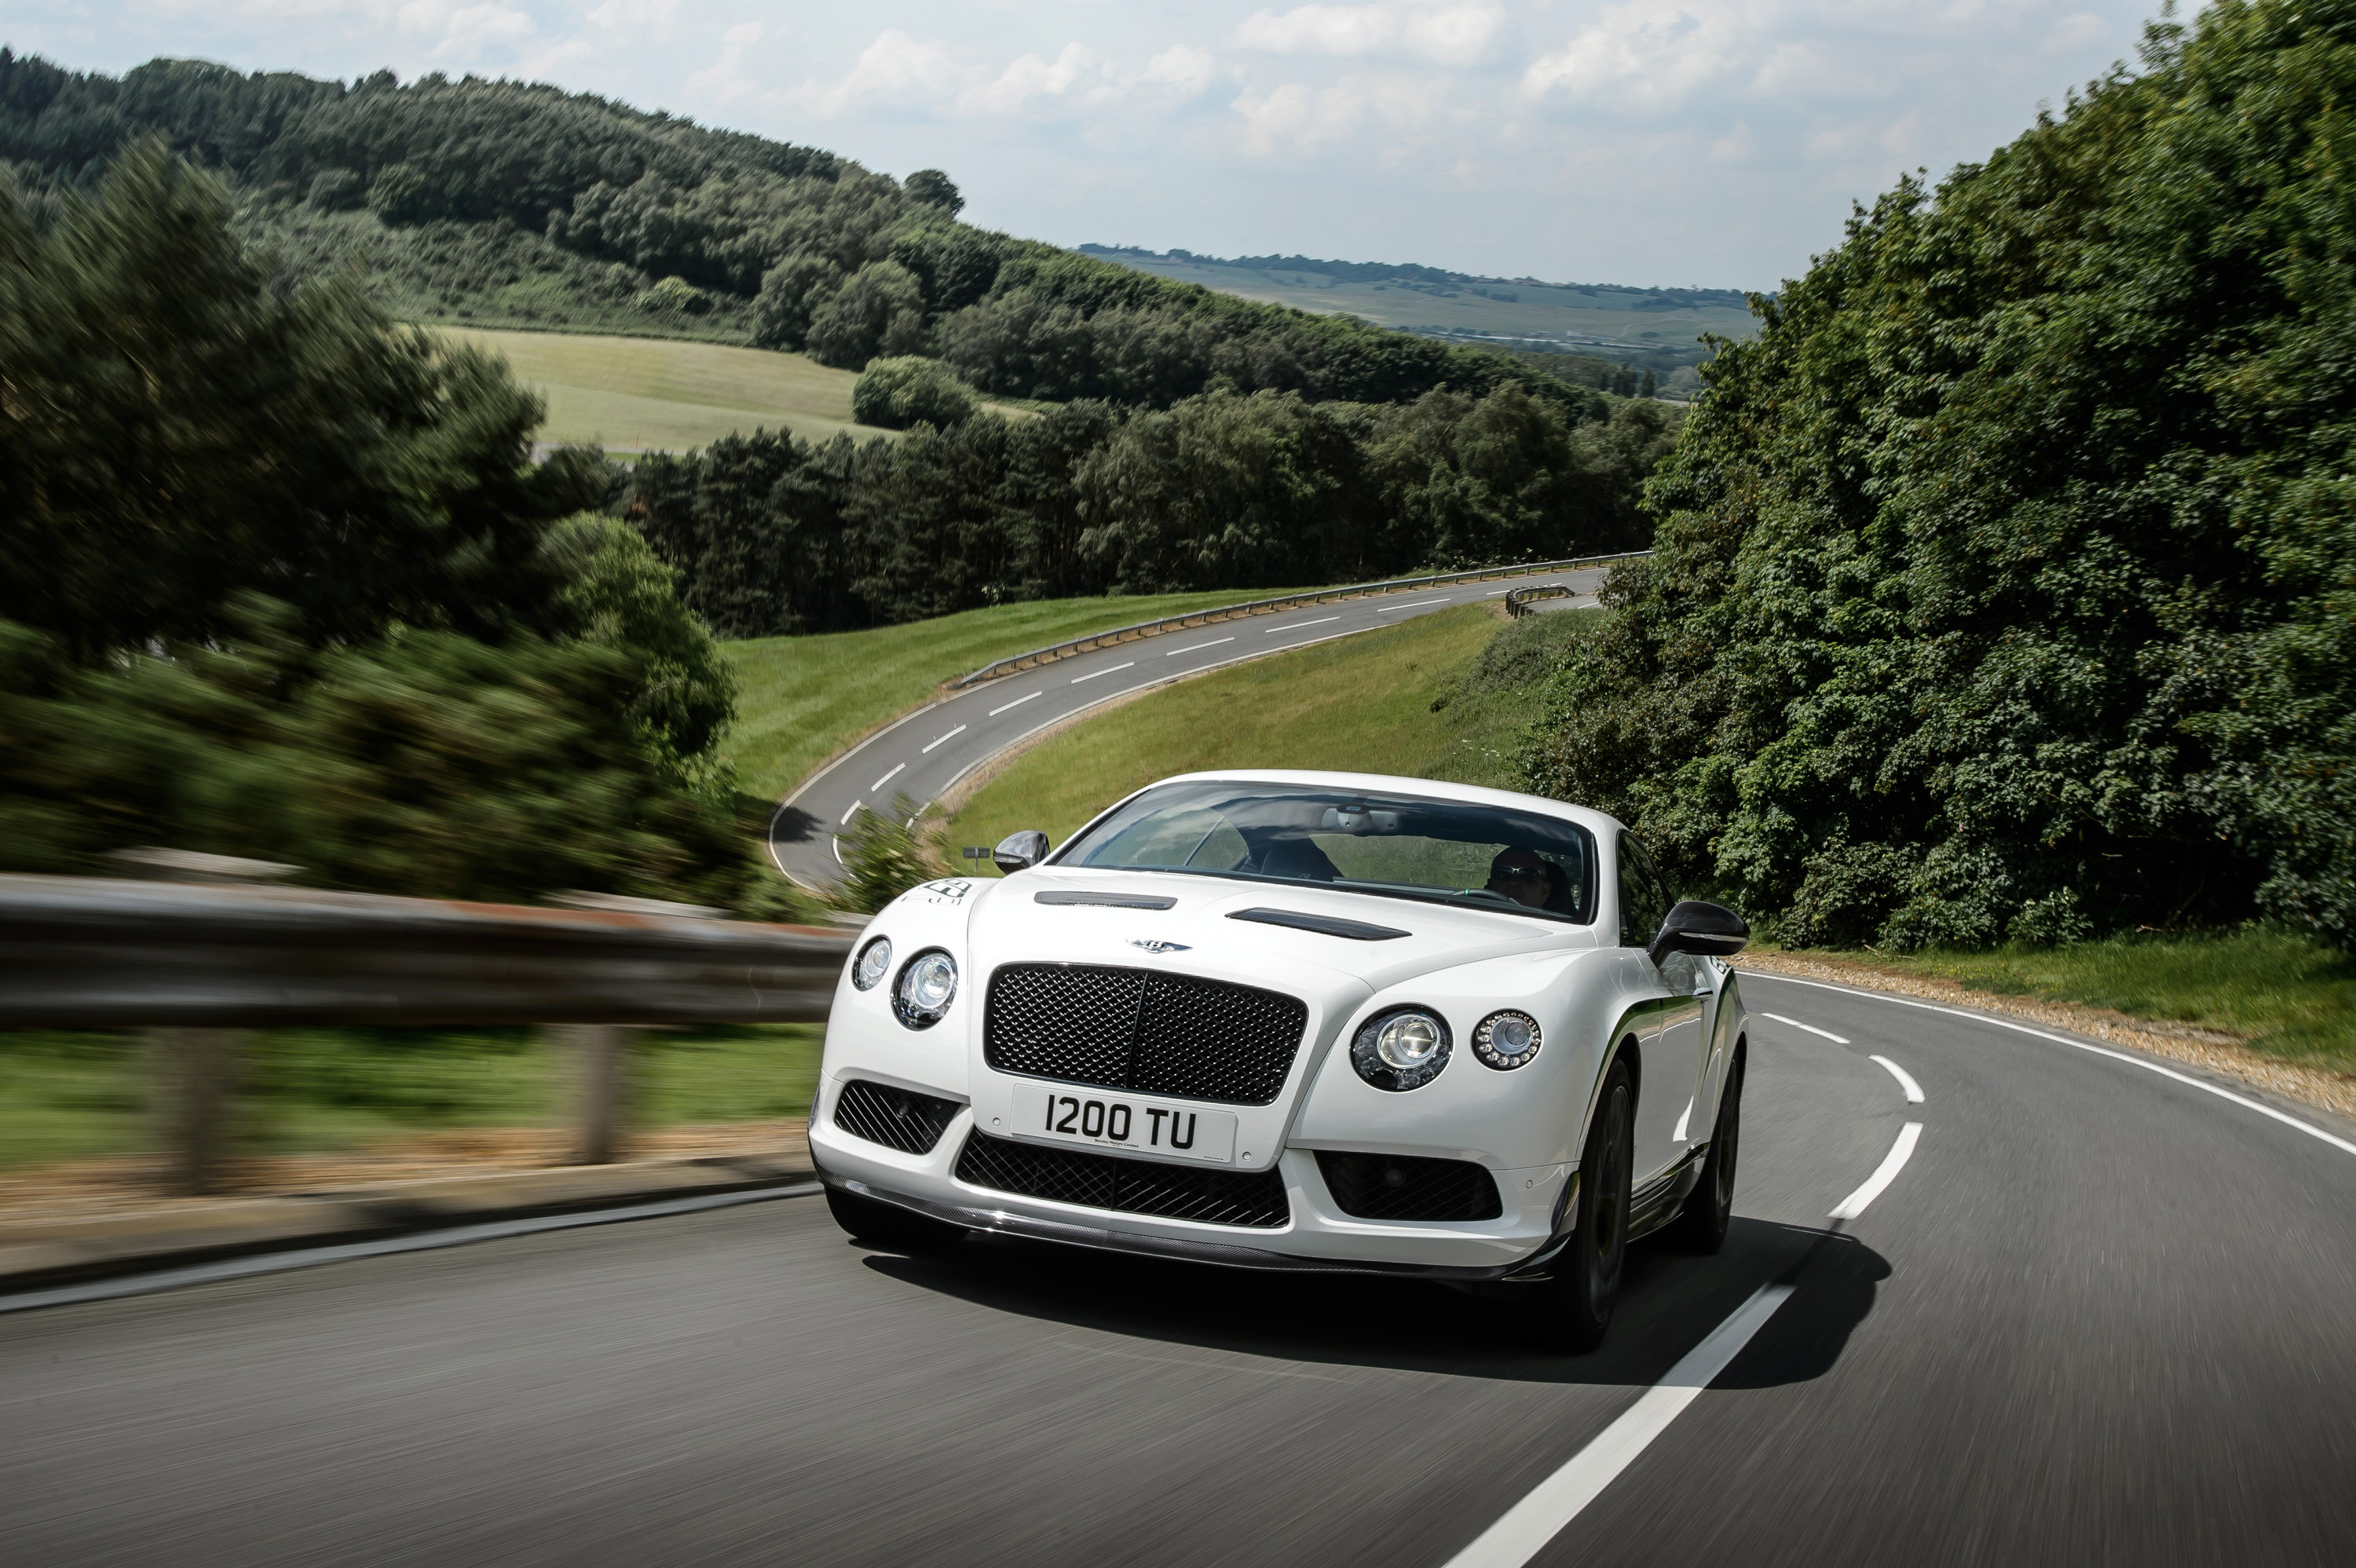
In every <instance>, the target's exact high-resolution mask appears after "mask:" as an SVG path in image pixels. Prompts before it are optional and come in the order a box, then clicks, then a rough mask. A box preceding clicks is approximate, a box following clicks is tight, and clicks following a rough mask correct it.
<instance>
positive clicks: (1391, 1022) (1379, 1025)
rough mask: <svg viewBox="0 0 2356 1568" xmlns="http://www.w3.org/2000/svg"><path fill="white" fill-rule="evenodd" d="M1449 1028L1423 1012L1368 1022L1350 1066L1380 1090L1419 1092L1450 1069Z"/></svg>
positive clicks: (1434, 1015) (1400, 1013) (1407, 1011)
mask: <svg viewBox="0 0 2356 1568" xmlns="http://www.w3.org/2000/svg"><path fill="white" fill-rule="evenodd" d="M1448 1047H1449V1039H1448V1024H1447V1022H1446V1021H1445V1020H1444V1019H1441V1018H1440V1015H1439V1014H1437V1013H1432V1012H1427V1011H1425V1010H1424V1009H1423V1008H1399V1009H1398V1011H1396V1012H1388V1013H1385V1014H1383V1015H1382V1016H1381V1017H1379V1018H1375V1019H1368V1020H1367V1021H1366V1022H1365V1025H1364V1026H1362V1027H1361V1028H1360V1029H1359V1030H1358V1034H1357V1038H1356V1039H1355V1040H1352V1041H1351V1042H1350V1065H1351V1066H1353V1067H1355V1068H1356V1069H1357V1070H1358V1076H1359V1077H1361V1078H1363V1079H1365V1081H1366V1082H1367V1083H1371V1084H1373V1085H1374V1086H1375V1087H1376V1088H1377V1089H1388V1090H1390V1091H1392V1092H1393V1093H1399V1092H1402V1091H1405V1090H1408V1089H1420V1088H1422V1087H1423V1086H1424V1085H1425V1084H1426V1083H1430V1082H1431V1081H1432V1080H1433V1079H1435V1078H1437V1077H1439V1076H1440V1069H1441V1068H1443V1067H1445V1066H1447V1065H1448Z"/></svg>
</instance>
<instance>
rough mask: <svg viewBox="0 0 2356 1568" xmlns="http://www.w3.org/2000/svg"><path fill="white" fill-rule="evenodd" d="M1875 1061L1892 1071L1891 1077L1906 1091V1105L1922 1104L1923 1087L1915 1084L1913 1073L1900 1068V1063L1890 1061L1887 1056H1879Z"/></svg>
mask: <svg viewBox="0 0 2356 1568" xmlns="http://www.w3.org/2000/svg"><path fill="white" fill-rule="evenodd" d="M1873 1060H1874V1061H1879V1063H1881V1065H1883V1066H1884V1067H1887V1068H1888V1069H1890V1076H1891V1077H1892V1078H1895V1079H1897V1080H1898V1086H1899V1087H1900V1088H1901V1089H1903V1090H1905V1091H1906V1103H1907V1104H1910V1105H1919V1104H1922V1085H1921V1084H1920V1083H1915V1082H1914V1075H1913V1074H1912V1073H1911V1072H1907V1071H1906V1069H1904V1068H1903V1067H1901V1066H1899V1065H1898V1063H1896V1062H1894V1061H1890V1058H1888V1057H1886V1056H1877V1057H1875V1058H1874V1059H1873Z"/></svg>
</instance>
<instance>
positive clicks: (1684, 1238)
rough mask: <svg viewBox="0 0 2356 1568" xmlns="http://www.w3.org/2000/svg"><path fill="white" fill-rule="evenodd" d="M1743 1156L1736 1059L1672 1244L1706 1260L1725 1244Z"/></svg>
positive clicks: (1671, 1232) (1738, 1059)
mask: <svg viewBox="0 0 2356 1568" xmlns="http://www.w3.org/2000/svg"><path fill="white" fill-rule="evenodd" d="M1741 1152H1742V1058H1741V1057H1740V1056H1737V1057H1736V1058H1735V1059H1734V1065H1733V1066H1731V1067H1730V1068H1728V1069H1727V1070H1726V1087H1725V1088H1724V1090H1722V1091H1721V1092H1720V1093H1719V1097H1718V1125H1717V1126H1716V1127H1714V1128H1712V1129H1711V1131H1710V1135H1709V1152H1708V1154H1706V1155H1704V1156H1703V1157H1702V1165H1701V1176H1700V1178H1699V1179H1697V1180H1696V1181H1695V1183H1694V1189H1693V1190H1692V1191H1691V1192H1690V1193H1687V1195H1686V1206H1685V1209H1684V1210H1683V1211H1681V1212H1680V1213H1679V1214H1678V1215H1677V1217H1676V1219H1675V1220H1674V1221H1670V1224H1669V1240H1670V1241H1671V1242H1673V1243H1676V1246H1677V1247H1679V1248H1680V1249H1681V1250H1683V1251H1685V1252H1688V1253H1700V1254H1701V1255H1702V1256H1704V1257H1707V1256H1708V1255H1709V1254H1710V1253H1715V1252H1716V1251H1718V1249H1719V1248H1720V1247H1722V1246H1724V1245H1725V1244H1726V1226H1727V1222H1728V1221H1730V1220H1731V1219H1733V1217H1734V1172H1735V1162H1736V1160H1737V1159H1738V1158H1739V1157H1740V1154H1741Z"/></svg>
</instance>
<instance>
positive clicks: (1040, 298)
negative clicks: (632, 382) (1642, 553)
mask: <svg viewBox="0 0 2356 1568" xmlns="http://www.w3.org/2000/svg"><path fill="white" fill-rule="evenodd" d="M145 137H157V138H161V139H162V140H163V141H164V142H165V143H166V144H167V145H168V146H169V147H170V148H171V149H172V150H173V151H175V152H176V153H178V154H179V155H182V156H184V157H186V158H187V159H188V160H190V161H192V162H195V163H198V164H200V165H204V166H206V167H208V168H209V169H211V170H212V171H214V172H215V173H216V174H218V175H220V176H222V177H224V178H226V179H227V180H229V181H230V184H231V186H232V187H233V189H234V191H235V192H236V195H237V197H238V201H239V212H240V223H241V227H242V228H243V229H244V230H245V231H246V232H247V233H248V234H249V236H251V237H253V238H256V239H259V240H262V241H264V242H266V245H267V247H268V249H270V250H271V251H273V252H275V253H276V254H277V255H278V256H279V257H281V258H282V260H283V261H284V264H286V265H288V266H289V267H291V268H292V269H293V270H295V271H296V272H311V273H317V272H328V271H335V270H340V269H354V268H356V269H357V271H358V272H359V275H360V276H361V278H362V280H363V283H364V286H365V287H366V289H367V291H368V292H369V293H370V294H371V295H372V296H374V297H375V298H376V299H377V301H378V302H379V303H380V304H382V305H384V306H385V307H386V308H387V309H389V310H391V312H393V313H394V314H395V315H402V316H407V317H410V318H412V319H419V320H424V321H429V322H430V321H434V320H448V321H460V320H464V321H469V322H472V323H475V324H477V325H499V324H506V325H539V326H565V327H573V328H583V327H585V328H589V329H593V330H595V329H603V330H628V331H635V332H658V333H670V334H676V335H681V336H704V337H713V338H721V339H734V340H738V341H743V340H746V339H749V340H751V341H753V342H755V343H756V344H758V345H761V346H764V347H784V348H802V347H807V348H808V349H809V352H810V353H811V354H812V355H813V356H814V357H817V358H819V359H820V360H822V361H824V362H826V363H828V364H830V365H836V366H842V367H848V368H859V367H862V366H863V365H865V364H866V363H867V362H868V360H869V359H870V358H872V357H875V356H877V355H895V354H906V353H910V352H912V351H915V350H916V349H918V348H919V347H929V348H930V349H931V350H932V352H933V353H935V354H936V355H937V357H940V358H941V359H943V360H946V361H947V362H948V364H949V365H951V366H952V367H954V368H956V369H957V371H958V373H959V374H960V375H961V376H962V377H963V378H964V379H966V380H968V381H969V382H970V383H972V384H973V385H974V386H976V387H978V388H980V389H982V390H984V391H988V392H991V393H996V394H1000V395H1011V396H1015V397H1023V398H1037V399H1045V400H1057V401H1061V400H1070V399H1074V398H1087V397H1096V398H1105V399H1109V400H1115V401H1119V402H1123V403H1129V404H1139V405H1145V406H1150V407H1167V406H1169V405H1170V404H1172V403H1173V402H1175V401H1177V400H1180V399H1183V398H1186V397H1190V396H1193V395H1195V394H1198V393H1200V392H1202V391H1204V390H1205V389H1209V388H1225V389H1234V390H1236V391H1239V392H1245V393H1249V392H1253V391H1258V390H1263V389H1267V390H1275V391H1290V392H1296V393H1299V394H1300V395H1301V396H1302V397H1304V398H1306V399H1308V400H1312V401H1326V400H1341V401H1354V402H1374V403H1389V402H1398V401H1403V400H1412V399H1414V398H1416V397H1419V396H1420V395H1421V394H1423V393H1425V392H1427V391H1430V390H1431V389H1435V388H1438V387H1441V386H1446V387H1448V388H1450V389H1453V390H1455V391H1457V392H1461V393H1471V394H1474V395H1481V394H1485V393H1487V392H1490V391H1494V389H1497V388H1499V387H1501V386H1505V385H1518V386H1521V387H1523V388H1525V389H1526V390H1528V391H1530V392H1531V393H1532V394H1533V395H1536V396H1537V397H1540V398H1543V399H1548V400H1553V401H1555V402H1557V403H1558V405H1559V406H1561V407H1563V408H1564V409H1565V410H1566V411H1568V412H1569V413H1571V414H1572V416H1573V417H1577V415H1579V414H1580V413H1590V414H1591V413H1593V412H1594V411H1595V410H1594V409H1593V408H1592V407H1591V406H1590V404H1589V403H1588V402H1586V401H1584V400H1582V398H1581V396H1580V393H1579V392H1578V391H1577V390H1575V389H1572V388H1570V387H1568V386H1566V385H1565V383H1564V382H1563V381H1562V380H1561V379H1558V378H1555V377H1552V376H1549V375H1547V374H1546V373H1544V371H1543V370H1542V369H1539V368H1535V367H1532V366H1530V365H1527V364H1523V363H1519V362H1516V361H1515V360H1512V359H1510V358H1506V357H1501V356H1498V355H1495V354H1484V353H1479V352H1474V351H1471V350H1468V349H1464V348H1462V347H1451V346H1449V345H1446V344H1442V343H1439V342H1434V341H1431V340H1430V339H1425V338H1419V337H1415V336H1407V335H1403V334H1399V333H1395V332H1388V331H1384V330H1381V329H1378V328H1376V327H1372V326H1369V325H1365V324H1364V323H1361V322H1358V321H1355V320H1352V319H1345V318H1339V317H1334V316H1331V315H1312V314H1309V313H1305V312H1301V311H1297V310H1292V309H1289V308H1285V307H1282V306H1280V305H1273V304H1265V303H1260V302H1254V301H1248V300H1242V299H1237V298H1234V297H1232V296H1229V295H1224V294H1220V293H1214V292H1212V291H1210V290H1207V289H1204V288H1201V287H1198V286H1194V285H1191V284H1188V283H1180V282H1174V281H1172V280H1168V279H1162V278H1155V277H1151V276H1148V275H1145V274H1142V273H1140V272H1136V271H1134V270H1132V269H1130V268H1125V267H1120V266H1115V265H1111V264H1108V263H1107V262H1103V261H1095V260H1092V259H1089V258H1087V257H1083V256H1078V255H1075V254H1073V253H1071V252H1069V251H1061V250H1058V249H1056V248H1055V247H1053V246H1049V245H1045V244H1041V243H1038V242H1034V241H1030V240H1017V239H1013V238H1011V237H1009V236H1007V235H1003V234H998V233H992V232H989V231H986V230H982V229H976V228H973V227H971V226H969V225H967V224H964V223H960V222H958V220H957V216H956V215H957V212H958V208H959V207H960V206H961V205H962V203H961V200H960V198H959V197H958V193H957V187H956V186H955V185H954V184H953V183H952V182H951V181H950V180H949V179H948V177H947V176H943V175H941V174H939V173H938V172H937V171H920V172H919V173H918V174H916V175H913V176H910V177H909V178H908V179H907V180H905V181H900V180H895V179H893V178H892V177H890V176H886V175H883V174H878V173H875V172H873V171H871V170H868V169H865V168H862V167H861V166H860V165H857V164H855V163H852V162H851V161H849V160H847V159H844V158H841V157H838V156H836V155H833V154H831V153H827V152H823V151H819V150H818V149H814V148H809V147H798V146H793V145H790V144H784V143H778V142H772V141H768V140H766V139H764V138H761V137H758V136H751V135H745V134H741V133H733V132H725V131H717V130H712V129H708V128H705V127H702V126H699V125H697V124H695V123H692V122H691V121H687V120H682V119H676V118H673V117H671V116H669V115H666V114H661V113H651V112H644V111H640V110H637V109H633V108H630V107H628V106H626V105H623V104H616V103H613V102H610V101H606V100H604V99H600V98H595V97H591V96H587V95H584V94H573V93H566V92H563V91H559V90H557V89H554V88H552V87H546V86H530V85H524V84H520V83H515V82H507V81H485V80H479V79H476V78H471V77H470V78H467V79H465V80H458V81H452V80H447V79H445V78H444V77H442V76H440V75H438V74H437V75H432V76H427V77H423V78H421V79H419V80H415V81H412V82H409V83H406V84H403V83H401V82H399V81H397V80H395V79H394V77H393V76H392V74H391V72H388V71H380V72H378V73H377V74H376V75H374V76H370V77H368V78H366V79H363V80H359V81H356V82H351V83H344V82H337V81H318V80H312V79H310V78H307V77H302V76H296V75H291V74H284V73H277V74H254V75H250V76H249V75H242V74H240V73H238V72H236V71H233V70H230V69H228V68H226V67H222V66H217V65H210V64H206V63H203V62H200V61H193V60H155V61H152V62H150V63H149V64H146V65H144V66H140V67H138V68H136V69H133V70H131V71H128V72H126V73H125V74H124V75H123V76H122V77H121V78H119V79H118V78H114V77H109V76H104V75H99V74H94V73H76V72H71V71H68V70H66V69H61V68H59V67H58V66H56V65H54V64H51V63H50V62H48V61H47V60H44V59H37V58H33V57H19V56H16V55H15V54H13V53H11V52H9V51H8V50H6V49H5V48H0V160H5V161H7V162H8V163H10V164H12V165H15V170H16V179H17V184H18V185H19V187H27V188H31V189H33V190H35V191H38V190H39V189H41V188H43V187H47V188H48V189H51V190H59V189H80V190H85V191H87V190H90V189H93V188H95V187H96V185H97V182H98V180H99V178H100V176H101V175H102V172H103V171H104V169H105V168H106V167H107V166H108V165H109V164H110V163H111V162H112V160H113V159H114V157H115V156H116V155H117V154H118V153H119V152H120V151H121V150H122V149H123V147H124V146H125V145H126V144H128V143H130V142H133V141H134V140H137V139H140V138H145Z"/></svg>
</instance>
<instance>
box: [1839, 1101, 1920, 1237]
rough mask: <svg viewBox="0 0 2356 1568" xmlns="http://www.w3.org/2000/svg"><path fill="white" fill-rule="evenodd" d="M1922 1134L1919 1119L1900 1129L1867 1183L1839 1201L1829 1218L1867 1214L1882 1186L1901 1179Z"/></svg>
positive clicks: (1854, 1217)
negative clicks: (1901, 1173)
mask: <svg viewBox="0 0 2356 1568" xmlns="http://www.w3.org/2000/svg"><path fill="white" fill-rule="evenodd" d="M1921 1140H1922V1123H1920V1122H1909V1123H1907V1124H1906V1125H1904V1126H1902V1127H1901V1128H1899V1129H1898V1141H1897V1142H1896V1143H1894V1144H1891V1145H1890V1152H1889V1153H1888V1154H1886V1155H1884V1156H1882V1157H1881V1164H1880V1166H1879V1168H1876V1169H1875V1171H1874V1173H1873V1174H1872V1175H1871V1176H1869V1177H1867V1178H1866V1179H1865V1185H1864V1186H1862V1187H1860V1188H1858V1189H1857V1190H1856V1191H1854V1192H1852V1193H1850V1194H1849V1195H1848V1196H1847V1197H1846V1198H1844V1199H1842V1200H1840V1207H1839V1208H1837V1209H1836V1210H1834V1211H1832V1214H1831V1216H1830V1217H1831V1218H1833V1219H1835V1220H1854V1219H1856V1218H1857V1217H1858V1215H1859V1214H1862V1213H1864V1212H1865V1211H1866V1207H1867V1205H1869V1204H1870V1203H1871V1202H1872V1201H1873V1200H1875V1199H1877V1198H1879V1197H1880V1196H1881V1194H1882V1190H1883V1189H1885V1188H1887V1187H1888V1186H1889V1185H1890V1183H1891V1182H1893V1181H1895V1180H1897V1179H1898V1173H1899V1172H1900V1171H1901V1170H1903V1169H1905V1168H1906V1162H1907V1161H1908V1160H1910V1159H1912V1158H1913V1157H1914V1146H1915V1144H1917V1143H1918V1142H1920V1141H1921Z"/></svg>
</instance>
